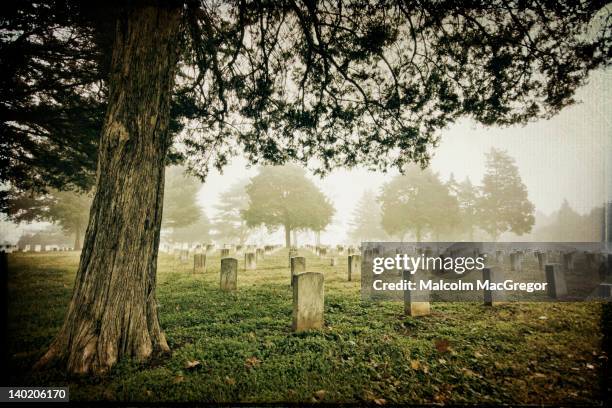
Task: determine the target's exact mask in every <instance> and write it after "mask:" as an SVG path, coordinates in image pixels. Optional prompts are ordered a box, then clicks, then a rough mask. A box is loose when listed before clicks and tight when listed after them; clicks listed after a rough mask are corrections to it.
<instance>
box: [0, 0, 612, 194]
mask: <svg viewBox="0 0 612 408" xmlns="http://www.w3.org/2000/svg"><path fill="white" fill-rule="evenodd" d="M138 4H140V3H138V2H137V3H133V4H131V5H132V6H135V5H138ZM169 4H171V3H169ZM173 4H174V5H176V4H178V3H173ZM604 5H605V2H604V1H600V0H597V1H584V2H573V1H562V2H544V3H537V4H534V3H529V2H522V1H510V2H508V1H501V0H500V1H492V2H487V3H486V4H485V3H481V2H477V1H468V2H456V1H450V0H449V1H438V2H431V3H429V2H404V1H397V2H387V1H378V0H372V1H368V2H363V1H349V2H331V1H322V2H303V3H302V2H285V1H281V2H268V1H264V2H234V3H223V2H221V3H219V2H213V3H210V2H199V1H186V2H185V4H184V10H185V16H184V17H185V18H184V24H183V27H182V34H183V39H182V41H181V42H180V43H177V47H181V51H182V58H181V61H180V68H181V70H180V74H179V77H180V78H178V79H177V85H176V88H175V92H174V98H173V106H172V119H173V121H172V123H171V126H170V131H171V132H172V133H174V134H178V132H179V131H180V130H181V129H182V128H183V125H185V124H186V123H189V125H190V126H188V127H187V129H188V130H187V131H185V132H184V133H183V134H182V136H181V138H180V139H179V140H180V142H181V143H182V144H183V147H184V149H183V150H182V152H184V153H185V154H186V155H188V156H191V157H192V160H191V161H190V164H191V166H192V167H193V170H194V171H195V172H197V173H198V174H199V175H201V176H204V175H205V174H206V173H207V171H208V169H209V166H211V165H215V166H217V167H219V168H221V167H223V166H224V165H225V164H226V163H227V161H228V159H229V157H230V155H233V154H234V153H236V152H237V151H240V150H242V151H244V152H245V154H246V156H247V157H248V159H249V160H250V161H251V162H252V163H277V164H278V163H284V162H287V161H289V160H298V161H301V162H303V163H306V162H308V161H309V160H310V159H317V161H316V162H311V164H312V166H313V167H314V168H315V170H316V171H319V172H325V171H328V170H329V169H331V168H333V167H335V166H347V167H352V166H354V165H356V164H360V165H364V166H367V167H369V168H373V169H386V168H388V167H389V166H395V167H397V168H399V169H401V168H403V167H404V165H405V164H406V163H409V162H417V163H420V164H423V165H424V164H426V163H427V162H428V159H429V152H430V149H429V148H430V147H431V146H433V145H434V144H435V141H436V138H437V132H438V131H439V130H440V129H441V128H443V127H444V126H446V125H448V124H450V123H452V122H453V121H455V120H456V119H457V118H459V117H471V118H474V119H475V120H476V121H478V122H480V123H484V124H487V125H493V124H501V125H507V124H511V123H524V122H525V121H527V120H529V119H531V118H537V117H549V116H551V115H553V114H554V113H556V112H558V111H559V110H560V109H561V108H563V107H564V106H566V105H568V104H570V103H572V102H573V99H572V95H573V94H574V91H575V89H576V88H577V87H578V86H580V85H581V84H582V83H583V82H584V81H585V79H586V77H587V74H588V73H589V71H591V70H593V69H595V68H598V67H601V66H606V65H608V64H609V62H610V42H611V36H610V24H609V15H608V14H607V13H606V11H605V10H604V11H602V12H600V13H599V14H597V12H598V11H599V10H600V9H602V7H603V6H604ZM124 7H125V5H122V4H120V3H115V2H111V3H108V2H98V1H93V2H79V1H71V0H68V1H45V2H38V1H20V2H12V3H10V4H7V5H6V6H5V7H3V9H2V15H1V16H0V61H1V63H2V67H3V71H4V72H3V75H2V79H0V99H1V101H2V103H1V106H0V119H1V120H0V134H1V135H2V138H1V140H0V182H6V181H9V182H10V183H12V184H13V185H16V186H17V187H18V188H19V189H22V190H37V191H38V190H42V189H44V188H45V187H47V186H51V187H55V188H60V189H71V188H78V189H81V190H84V191H88V190H89V188H90V187H91V186H92V184H93V181H94V174H95V167H96V155H97V154H96V151H97V142H98V135H99V132H100V130H101V126H102V121H103V118H104V114H105V110H106V101H107V80H108V71H109V66H110V60H111V56H112V52H111V48H112V44H113V40H114V38H113V37H114V32H115V31H114V28H115V26H116V20H117V17H118V16H120V15H122V13H124V11H125V9H124ZM194 67H195V69H194ZM182 158H183V153H178V152H176V151H173V152H170V153H169V155H168V159H169V161H177V160H181V159H182Z"/></svg>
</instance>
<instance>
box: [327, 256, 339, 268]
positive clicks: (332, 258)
mask: <svg viewBox="0 0 612 408" xmlns="http://www.w3.org/2000/svg"><path fill="white" fill-rule="evenodd" d="M337 263H338V260H337V259H336V258H335V257H333V256H332V257H331V258H330V259H329V266H336V264H337Z"/></svg>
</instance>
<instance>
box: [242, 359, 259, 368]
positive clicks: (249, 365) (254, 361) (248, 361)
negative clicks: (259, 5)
mask: <svg viewBox="0 0 612 408" xmlns="http://www.w3.org/2000/svg"><path fill="white" fill-rule="evenodd" d="M260 364H261V360H260V359H258V358H257V357H255V356H253V357H249V358H247V359H246V361H245V362H244V366H245V367H246V368H255V367H257V366H259V365H260Z"/></svg>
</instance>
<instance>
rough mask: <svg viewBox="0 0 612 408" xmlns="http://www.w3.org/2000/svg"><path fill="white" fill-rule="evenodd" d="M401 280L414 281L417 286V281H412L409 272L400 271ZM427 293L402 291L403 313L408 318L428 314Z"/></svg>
mask: <svg viewBox="0 0 612 408" xmlns="http://www.w3.org/2000/svg"><path fill="white" fill-rule="evenodd" d="M402 275H403V276H402V278H403V280H405V281H409V282H410V281H414V282H416V284H417V286H418V284H419V283H418V280H413V279H414V276H415V275H412V274H411V273H410V271H409V270H407V269H405V270H404V271H402ZM430 312H431V308H430V306H429V291H428V290H420V289H419V290H408V289H405V290H404V313H405V314H406V315H408V316H414V317H416V316H426V315H428V314H430Z"/></svg>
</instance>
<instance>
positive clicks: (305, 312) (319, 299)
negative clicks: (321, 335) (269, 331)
mask: <svg viewBox="0 0 612 408" xmlns="http://www.w3.org/2000/svg"><path fill="white" fill-rule="evenodd" d="M292 284H293V324H292V328H293V331H295V332H300V331H304V330H309V329H320V328H321V327H323V310H324V305H325V300H324V296H325V294H324V277H323V274H322V273H315V272H305V273H299V274H297V275H294V276H293V282H292Z"/></svg>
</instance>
